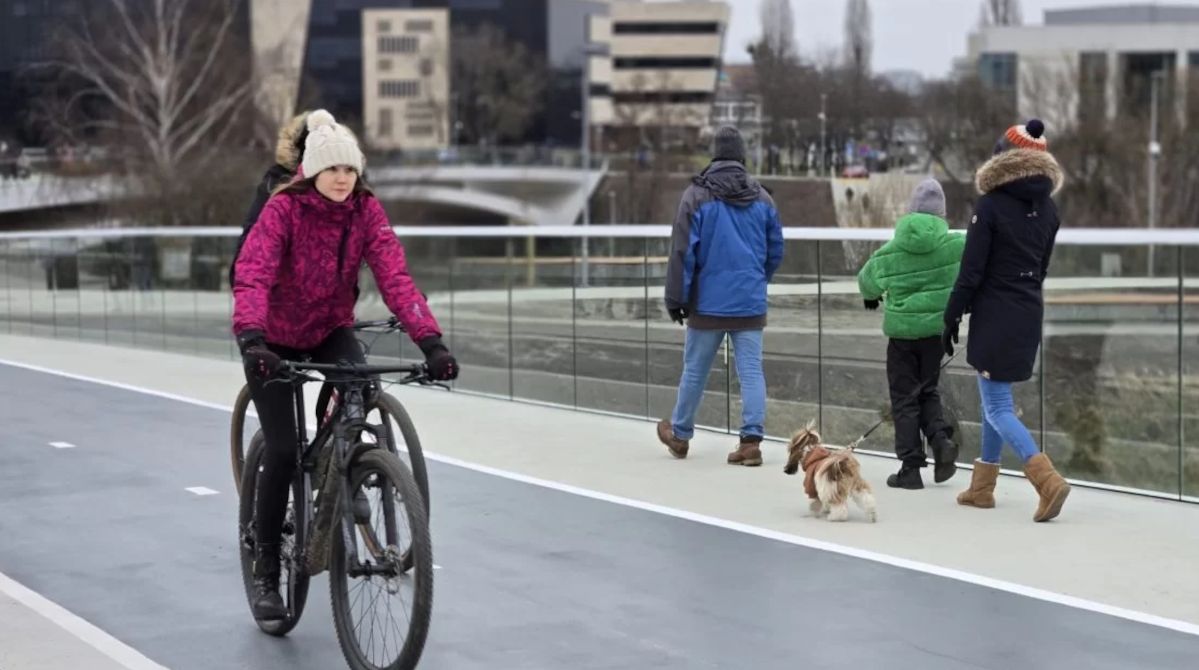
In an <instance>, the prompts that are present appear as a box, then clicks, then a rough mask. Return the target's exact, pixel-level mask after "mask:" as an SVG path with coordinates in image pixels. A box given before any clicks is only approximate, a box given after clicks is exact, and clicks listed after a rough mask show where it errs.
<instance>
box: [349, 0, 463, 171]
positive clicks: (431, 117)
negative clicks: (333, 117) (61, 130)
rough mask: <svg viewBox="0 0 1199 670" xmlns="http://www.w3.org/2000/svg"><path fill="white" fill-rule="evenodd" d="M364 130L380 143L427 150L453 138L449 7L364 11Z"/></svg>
mask: <svg viewBox="0 0 1199 670" xmlns="http://www.w3.org/2000/svg"><path fill="white" fill-rule="evenodd" d="M362 17H363V18H362V31H363V40H362V68H363V69H362V84H363V86H362V106H363V114H364V116H363V132H364V133H365V135H366V139H367V142H368V143H369V144H370V146H371V147H373V148H375V149H382V150H388V149H403V150H428V149H437V148H439V147H444V146H446V145H447V144H448V143H449V140H450V124H449V105H450V19H449V12H448V11H447V10H445V9H369V10H366V11H365V12H363V15H362Z"/></svg>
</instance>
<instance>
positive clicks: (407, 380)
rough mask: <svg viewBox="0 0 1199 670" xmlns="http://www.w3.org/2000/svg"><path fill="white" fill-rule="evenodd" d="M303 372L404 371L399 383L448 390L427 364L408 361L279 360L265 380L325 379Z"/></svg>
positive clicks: (366, 373)
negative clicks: (430, 371)
mask: <svg viewBox="0 0 1199 670" xmlns="http://www.w3.org/2000/svg"><path fill="white" fill-rule="evenodd" d="M305 372H322V373H329V372H337V373H342V374H350V375H353V376H355V377H358V378H366V377H372V376H374V375H385V374H396V373H404V374H406V375H407V376H406V377H404V378H403V379H400V380H399V381H398V382H393V383H399V384H405V385H406V384H419V385H421V386H438V387H441V388H444V389H446V390H449V387H448V386H446V385H445V384H443V383H441V382H438V381H434V380H433V379H432V378H430V377H429V366H428V364H426V363H415V364H413V363H409V364H407V365H365V364H363V365H356V364H353V363H307V362H304V361H287V360H285V361H281V362H280V365H279V369H278V371H277V373H276V377H275V379H273V380H270V381H268V382H266V383H267V384H270V383H271V382H280V381H290V382H292V383H296V382H300V383H303V382H316V381H327V379H326V380H321V379H318V378H316V377H313V376H311V375H307V374H305Z"/></svg>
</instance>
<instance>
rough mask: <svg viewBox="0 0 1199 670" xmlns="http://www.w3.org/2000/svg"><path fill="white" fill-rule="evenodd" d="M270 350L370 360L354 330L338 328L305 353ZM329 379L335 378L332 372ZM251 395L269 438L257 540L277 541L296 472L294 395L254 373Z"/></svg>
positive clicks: (286, 355) (249, 376)
mask: <svg viewBox="0 0 1199 670" xmlns="http://www.w3.org/2000/svg"><path fill="white" fill-rule="evenodd" d="M267 347H268V348H270V350H271V351H273V352H275V353H277V354H279V356H280V357H281V358H283V359H284V360H297V359H299V358H300V357H302V356H304V355H311V356H312V359H313V361H315V362H317V363H340V362H342V361H345V362H348V363H365V362H366V357H365V356H364V355H363V352H362V345H361V344H360V343H359V342H358V340H357V339H356V338H355V337H354V331H353V330H352V329H350V328H339V329H338V330H335V331H333V332H332V333H330V334H329V337H327V338H325V341H324V342H321V343H320V344H318V345H317V346H316V348H314V349H312V350H310V351H300V350H297V349H291V348H289V347H283V346H279V345H276V344H270V343H267ZM326 378H329V379H336V375H333V374H329V375H326ZM246 381H247V382H249V384H250V397H251V398H253V399H254V408H255V409H257V410H258V423H259V424H260V425H261V426H262V432H263V435H264V436H265V437H266V453H265V454H263V457H262V472H261V474H260V475H259V478H258V491H257V495H258V500H257V509H256V514H257V527H256V532H255V538H254V540H255V542H257V543H259V544H278V542H279V537H280V535H281V534H282V532H283V517H284V515H285V513H286V512H287V491H288V487H289V486H290V485H291V480H292V478H293V477H294V476H295V473H296V460H297V458H298V455H297V454H296V450H297V449H298V435H297V431H296V414H295V412H296V410H295V406H296V403H295V396H294V392H293V390H292V386H291V385H290V384H287V383H275V384H271V385H269V386H268V385H266V384H264V383H263V380H261V379H259V378H258V377H257V376H256V375H254V374H253V373H251V372H247V373H246Z"/></svg>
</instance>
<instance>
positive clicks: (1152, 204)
mask: <svg viewBox="0 0 1199 670" xmlns="http://www.w3.org/2000/svg"><path fill="white" fill-rule="evenodd" d="M1165 75H1166V73H1165V72H1164V71H1162V70H1158V71H1157V72H1154V73H1153V74H1152V75H1151V77H1150V103H1149V110H1150V111H1149V229H1150V230H1152V229H1154V228H1156V227H1157V162H1158V160H1159V159H1160V158H1161V155H1162V145H1161V142H1160V141H1158V132H1157V131H1158V128H1157V126H1158V121H1157V119H1158V94H1159V93H1160V91H1161V84H1162V81H1163V80H1164V79H1165V78H1166V76H1165ZM1153 261H1154V248H1153V243H1152V241H1150V243H1149V276H1150V277H1152V276H1153V275H1154V263H1153Z"/></svg>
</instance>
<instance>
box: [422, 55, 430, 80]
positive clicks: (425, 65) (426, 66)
mask: <svg viewBox="0 0 1199 670" xmlns="http://www.w3.org/2000/svg"><path fill="white" fill-rule="evenodd" d="M432 74H433V61H432V60H430V59H428V58H422V59H421V60H420V76H422V77H428V76H430V75H432Z"/></svg>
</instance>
